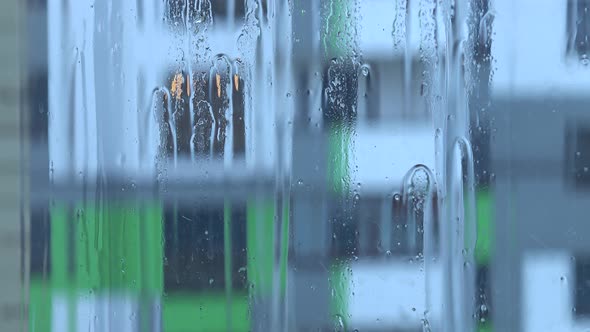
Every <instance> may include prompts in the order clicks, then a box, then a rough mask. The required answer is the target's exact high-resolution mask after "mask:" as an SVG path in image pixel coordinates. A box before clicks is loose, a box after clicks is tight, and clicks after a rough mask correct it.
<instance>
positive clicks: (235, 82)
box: [234, 74, 240, 91]
mask: <svg viewBox="0 0 590 332" xmlns="http://www.w3.org/2000/svg"><path fill="white" fill-rule="evenodd" d="M234 86H235V87H236V91H239V90H240V78H239V77H238V74H234Z"/></svg>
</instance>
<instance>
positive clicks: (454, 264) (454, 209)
mask: <svg viewBox="0 0 590 332" xmlns="http://www.w3.org/2000/svg"><path fill="white" fill-rule="evenodd" d="M448 171H449V174H448V180H449V188H452V190H451V191H450V192H449V196H448V204H449V206H447V211H448V217H450V218H449V219H447V220H448V222H449V223H450V225H449V226H451V227H448V229H447V231H446V232H447V235H448V236H449V237H450V240H451V241H450V243H449V257H450V261H449V266H448V267H449V268H450V271H451V280H452V281H451V285H450V286H451V296H452V297H451V298H450V300H452V301H453V309H454V312H453V316H451V319H453V321H454V326H456V327H459V328H461V329H462V331H472V330H473V328H474V325H473V318H472V317H473V314H474V312H475V298H474V288H475V270H474V268H475V266H474V258H473V257H474V256H473V255H474V250H475V241H476V231H477V229H476V219H475V208H476V206H475V177H474V173H473V155H472V151H471V146H470V144H469V142H468V141H467V140H466V139H464V138H458V139H457V140H456V142H455V144H454V145H453V147H452V149H451V150H450V154H449V169H448Z"/></svg>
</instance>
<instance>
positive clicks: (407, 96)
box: [403, 0, 414, 116]
mask: <svg viewBox="0 0 590 332" xmlns="http://www.w3.org/2000/svg"><path fill="white" fill-rule="evenodd" d="M405 9H406V12H405V25H406V31H405V33H406V34H405V37H406V39H405V43H406V45H405V48H404V50H405V54H404V88H403V91H404V107H403V110H404V114H405V115H406V116H409V115H410V114H412V111H413V110H412V98H413V95H412V82H413V76H412V62H413V61H414V50H413V45H412V37H413V36H412V6H411V2H410V0H406V6H405Z"/></svg>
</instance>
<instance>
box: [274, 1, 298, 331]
mask: <svg viewBox="0 0 590 332" xmlns="http://www.w3.org/2000/svg"><path fill="white" fill-rule="evenodd" d="M270 5H272V6H273V7H274V8H273V9H272V11H273V12H272V13H271V15H272V16H273V19H272V21H271V22H270V24H271V27H272V30H273V31H274V33H273V37H272V38H273V45H274V47H273V48H274V49H275V50H276V52H275V54H274V61H273V66H274V67H275V68H274V75H275V76H273V77H275V79H274V82H275V84H274V91H272V94H273V95H274V96H275V97H274V103H275V105H276V108H275V114H274V122H275V125H274V127H275V129H274V133H273V136H274V137H275V138H276V141H277V143H276V155H275V161H274V164H275V214H276V215H275V229H274V231H273V233H274V239H275V240H274V254H273V255H274V257H273V265H274V267H273V292H272V297H273V298H272V307H273V308H274V310H275V312H274V313H273V317H274V322H273V324H272V325H273V327H274V329H273V330H275V331H283V330H286V329H287V324H286V322H287V293H286V289H287V259H288V257H287V255H288V234H289V210H290V206H289V202H290V199H291V196H290V187H291V177H290V170H291V168H290V166H289V165H290V158H291V150H290V147H291V140H290V137H291V135H292V129H293V128H292V126H291V125H290V124H291V123H292V118H293V114H292V113H293V104H294V98H293V96H292V94H293V92H292V87H293V82H292V77H293V75H294V73H293V72H292V68H291V63H292V52H291V47H292V41H291V36H292V29H291V8H290V6H291V5H290V4H288V3H286V2H284V1H271V2H269V11H270V10H271V9H270Z"/></svg>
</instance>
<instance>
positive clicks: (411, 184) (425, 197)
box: [402, 165, 438, 331]
mask: <svg viewBox="0 0 590 332" xmlns="http://www.w3.org/2000/svg"><path fill="white" fill-rule="evenodd" d="M436 190H437V189H436V179H435V177H434V175H433V173H432V171H431V170H430V169H429V168H428V167H426V166H424V165H416V166H414V167H412V168H411V169H410V170H409V171H408V172H407V173H406V176H405V177H404V180H403V188H402V201H403V205H405V206H406V214H405V217H406V218H407V219H408V222H407V223H408V224H412V225H414V226H415V227H414V232H409V233H413V237H414V238H415V239H416V240H417V241H416V242H417V246H416V247H415V248H414V249H415V254H416V259H417V262H416V263H418V264H423V266H424V291H425V299H424V300H425V307H424V313H423V315H424V317H423V319H422V323H423V328H424V331H429V329H430V328H431V327H432V325H433V322H430V317H429V314H430V311H431V310H432V309H431V306H432V302H431V292H430V291H431V289H432V287H433V286H432V285H433V284H432V282H431V279H430V274H431V273H432V271H434V270H435V269H434V268H433V267H434V265H435V264H436V261H435V260H433V257H434V255H435V252H434V251H435V245H436V242H437V241H436V238H435V221H436V220H438V216H437V215H436V214H435V213H436V212H435V210H434V209H433V207H434V205H435V204H436V202H435V193H436Z"/></svg>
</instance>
